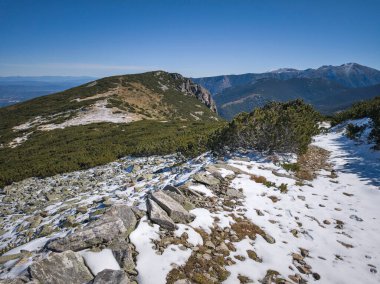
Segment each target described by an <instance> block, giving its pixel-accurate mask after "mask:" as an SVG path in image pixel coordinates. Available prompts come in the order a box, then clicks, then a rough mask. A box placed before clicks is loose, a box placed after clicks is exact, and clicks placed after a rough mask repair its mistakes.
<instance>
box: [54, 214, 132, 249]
mask: <svg viewBox="0 0 380 284" xmlns="http://www.w3.org/2000/svg"><path fill="white" fill-rule="evenodd" d="M126 233H127V229H126V228H125V226H124V223H123V221H122V220H121V219H120V218H117V217H114V216H106V215H104V216H102V217H101V218H100V219H98V220H96V221H93V222H91V223H90V224H89V225H87V226H86V227H84V228H83V229H81V230H78V231H75V232H74V233H71V234H69V235H68V236H66V237H64V238H60V239H57V240H53V241H52V242H50V243H48V245H47V248H48V249H50V250H53V251H58V252H62V251H66V250H73V251H78V250H82V249H85V248H89V247H92V246H94V245H98V244H102V243H108V242H110V241H112V240H113V239H114V238H117V237H119V236H120V235H124V234H126Z"/></svg>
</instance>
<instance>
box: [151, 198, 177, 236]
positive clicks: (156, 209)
mask: <svg viewBox="0 0 380 284" xmlns="http://www.w3.org/2000/svg"><path fill="white" fill-rule="evenodd" d="M146 205H147V209H148V215H149V219H150V220H151V221H152V222H153V223H156V224H157V225H160V226H161V227H163V228H165V229H168V230H172V231H174V230H175V229H176V225H175V224H174V222H173V220H172V219H171V218H170V217H169V216H168V214H167V213H166V212H165V211H164V209H162V208H161V207H160V206H159V205H158V204H157V203H156V202H155V201H153V200H152V199H150V198H148V199H147V204H146Z"/></svg>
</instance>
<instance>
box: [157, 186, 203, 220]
mask: <svg viewBox="0 0 380 284" xmlns="http://www.w3.org/2000/svg"><path fill="white" fill-rule="evenodd" d="M151 198H152V199H153V200H154V201H155V202H156V203H157V204H158V205H159V206H160V207H161V208H162V209H164V210H165V211H166V213H167V214H168V215H169V217H170V218H171V219H172V220H173V221H174V222H175V223H189V222H191V221H193V220H194V219H195V215H193V214H191V213H189V212H188V211H187V210H186V209H185V208H183V206H182V205H181V204H180V203H178V202H177V201H175V200H174V199H173V198H171V197H170V196H169V195H167V194H165V193H164V192H163V191H156V192H153V193H152V195H151Z"/></svg>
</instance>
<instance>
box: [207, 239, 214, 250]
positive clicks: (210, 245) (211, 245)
mask: <svg viewBox="0 0 380 284" xmlns="http://www.w3.org/2000/svg"><path fill="white" fill-rule="evenodd" d="M205 246H206V247H209V248H212V249H215V245H214V244H213V243H212V242H211V241H206V243H205Z"/></svg>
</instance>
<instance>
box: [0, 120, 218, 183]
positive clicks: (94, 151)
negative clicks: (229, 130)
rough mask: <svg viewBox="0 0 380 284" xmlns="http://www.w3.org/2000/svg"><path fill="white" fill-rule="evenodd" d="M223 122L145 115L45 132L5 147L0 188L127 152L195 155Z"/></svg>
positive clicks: (0, 163) (0, 161) (0, 152)
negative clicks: (125, 121) (161, 119)
mask: <svg viewBox="0 0 380 284" xmlns="http://www.w3.org/2000/svg"><path fill="white" fill-rule="evenodd" d="M220 126H221V123H220V122H214V123H211V122H182V123H179V122H167V123H162V122H158V121H152V120H143V121H137V122H133V123H129V124H114V123H97V124H89V125H81V126H73V127H67V128H64V129H56V130H51V131H40V132H38V133H36V134H35V135H33V136H31V137H30V139H29V140H27V141H26V142H24V143H22V144H21V145H20V146H18V147H16V148H13V149H12V148H3V149H0V187H2V186H4V185H7V184H10V183H12V182H14V181H19V180H22V179H24V178H27V177H31V176H36V177H46V176H52V175H55V174H58V173H64V172H70V171H74V170H81V169H87V168H91V167H94V166H98V165H102V164H105V163H108V162H112V161H114V160H116V159H118V158H121V157H124V156H127V155H135V156H140V155H164V154H170V153H175V152H181V153H182V154H184V155H185V156H190V157H192V156H196V155H198V154H201V153H203V152H205V151H207V150H209V148H208V147H209V146H208V145H209V144H208V139H209V136H210V134H211V133H213V132H214V131H215V130H216V129H217V128H219V127H220Z"/></svg>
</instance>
